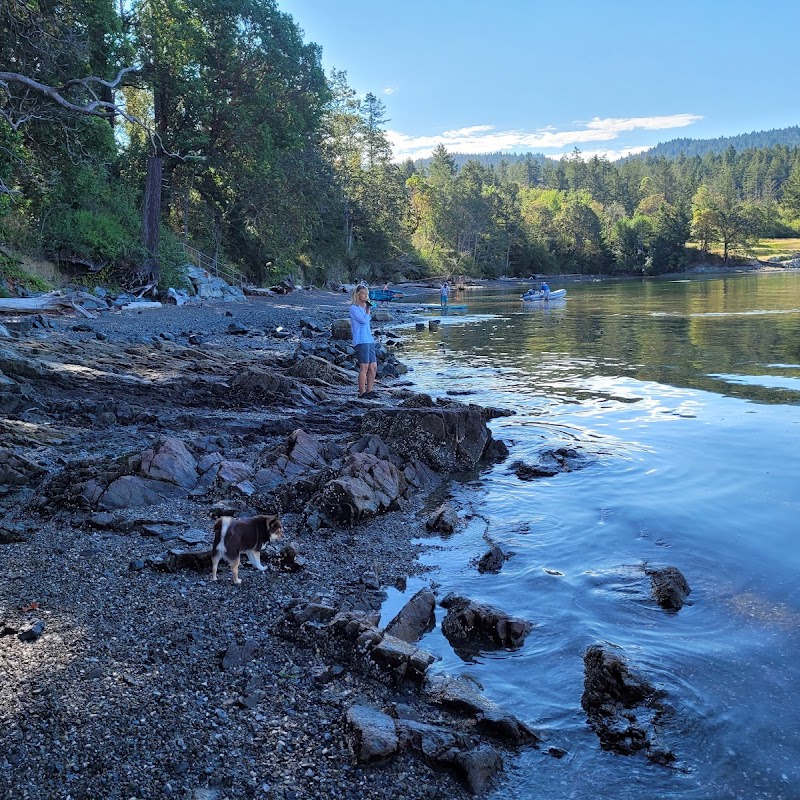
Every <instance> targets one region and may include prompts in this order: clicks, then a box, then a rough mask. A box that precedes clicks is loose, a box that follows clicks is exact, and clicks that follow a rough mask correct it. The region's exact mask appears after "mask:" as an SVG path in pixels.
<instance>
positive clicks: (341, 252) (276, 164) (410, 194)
mask: <svg viewBox="0 0 800 800" xmlns="http://www.w3.org/2000/svg"><path fill="white" fill-rule="evenodd" d="M0 65H7V66H4V67H1V68H0V90H2V91H0V244H2V245H4V247H3V249H2V251H0V269H2V268H3V259H8V253H14V252H22V253H27V254H36V255H41V256H44V257H47V258H50V259H54V260H57V261H59V262H60V263H62V264H71V265H73V266H75V267H81V268H85V267H88V268H89V269H90V270H91V271H92V274H93V275H95V280H113V279H115V278H119V279H120V280H122V281H125V280H128V281H133V280H137V281H138V280H142V279H151V280H152V279H156V280H160V282H161V283H162V285H167V284H170V283H172V284H173V285H174V283H175V282H176V280H177V277H176V274H175V272H174V267H176V266H177V265H178V264H180V263H181V262H182V261H183V260H185V258H186V256H185V254H184V252H183V250H182V245H183V244H190V245H192V246H194V247H196V248H199V249H200V250H202V251H204V252H205V253H206V254H208V255H209V256H210V257H211V258H216V259H220V260H225V261H228V262H231V263H232V264H233V265H236V266H238V267H239V268H240V269H241V270H242V271H243V272H244V273H245V274H246V275H247V276H248V277H249V278H250V279H251V280H253V281H255V282H257V283H261V284H263V283H266V282H269V281H273V280H275V279H276V278H278V277H279V276H281V275H285V274H287V273H294V274H295V275H297V276H298V277H300V278H301V279H302V280H305V281H313V282H315V283H323V282H325V281H327V280H332V279H337V280H347V279H349V278H351V277H352V276H354V275H359V276H364V275H366V276H368V277H370V278H371V279H375V280H381V281H382V280H386V279H393V278H399V277H400V276H405V277H422V276H426V275H431V274H454V273H458V274H465V273H468V274H472V275H476V276H478V275H482V276H497V275H501V274H517V275H527V274H530V273H532V272H556V271H582V272H615V271H620V272H636V273H643V272H644V273H654V272H660V271H664V270H667V269H670V270H672V269H680V268H681V267H682V266H683V265H684V264H685V263H686V258H687V251H686V248H685V244H686V242H687V240H689V239H690V238H691V239H694V240H696V241H698V242H699V243H700V245H701V247H710V246H711V245H712V244H714V243H719V244H720V245H721V247H722V249H723V251H724V252H725V253H726V254H728V253H731V252H744V251H746V250H747V248H748V247H749V245H750V244H751V243H752V242H753V241H754V240H755V239H756V238H758V237H760V236H781V235H787V236H788V235H797V230H798V228H797V226H798V219H799V218H800V148H798V147H797V146H793V145H792V146H790V145H787V144H786V143H780V144H771V145H769V146H765V147H760V146H759V147H757V148H748V149H738V148H736V147H735V146H726V148H725V149H724V150H723V151H722V152H705V153H703V154H702V155H686V154H680V155H676V156H675V157H674V158H666V157H664V156H661V155H657V156H653V155H646V156H644V157H641V158H636V159H628V160H627V161H624V162H616V163H611V162H609V161H607V160H606V159H602V158H590V159H584V158H583V157H582V156H581V154H580V153H579V152H578V151H575V152H574V153H573V154H572V155H570V156H567V157H564V158H562V159H560V160H559V161H553V160H551V159H546V158H545V157H544V156H542V155H541V154H538V155H532V154H523V155H514V156H508V155H502V154H490V155H487V156H480V157H461V156H456V155H454V154H449V153H448V152H447V151H446V150H445V149H444V148H442V147H440V148H439V149H438V150H437V151H436V152H435V154H434V155H433V157H432V159H431V160H430V161H429V162H427V163H424V164H415V163H414V162H411V161H408V162H406V163H404V164H396V163H394V162H393V160H392V153H391V147H390V145H389V141H388V138H387V135H386V132H385V123H386V114H385V108H384V106H383V104H382V102H381V101H380V100H379V99H378V98H377V97H376V96H375V95H373V94H368V95H367V96H366V97H365V98H363V99H362V98H359V97H358V96H357V95H356V93H355V92H354V91H353V89H351V88H350V87H349V85H348V83H347V76H346V74H345V73H343V72H336V71H334V72H333V73H331V74H330V75H325V74H324V72H323V70H322V68H321V64H320V50H319V47H318V46H317V45H315V44H313V43H310V44H309V43H304V42H303V39H302V32H301V31H300V30H299V29H298V28H297V26H296V25H295V23H294V21H293V20H292V18H291V17H290V16H289V15H287V14H284V13H282V12H281V11H280V10H279V8H278V6H277V4H276V2H275V0H229V2H226V3H218V2H202V3H190V4H187V3H185V1H184V0H132V2H130V3H124V4H117V3H115V2H114V0H62V2H60V3H58V4H49V3H48V4H44V3H30V2H27V0H5V2H4V3H3V4H2V11H1V12H0ZM3 70H8V71H3ZM2 253H5V255H3V254H2ZM98 275H99V277H97V276H98Z"/></svg>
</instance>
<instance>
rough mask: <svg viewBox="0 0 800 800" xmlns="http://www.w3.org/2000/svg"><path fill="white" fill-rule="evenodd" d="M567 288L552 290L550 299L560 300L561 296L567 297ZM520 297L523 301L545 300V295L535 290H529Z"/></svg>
mask: <svg viewBox="0 0 800 800" xmlns="http://www.w3.org/2000/svg"><path fill="white" fill-rule="evenodd" d="M566 296H567V290H566V289H556V290H555V291H554V292H550V297H549V298H548V300H558V299H559V298H562V297H566ZM520 299H521V300H522V302H523V303H532V302H534V301H536V300H543V299H544V295H542V294H540V293H539V292H534V291H533V290H531V291H529V292H525V294H523V295H522V296H521V297H520Z"/></svg>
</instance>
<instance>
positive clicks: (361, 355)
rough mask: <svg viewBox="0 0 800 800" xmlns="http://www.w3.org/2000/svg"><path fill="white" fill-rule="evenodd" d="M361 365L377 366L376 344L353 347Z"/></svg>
mask: <svg viewBox="0 0 800 800" xmlns="http://www.w3.org/2000/svg"><path fill="white" fill-rule="evenodd" d="M353 347H354V349H355V351H356V356H357V357H358V363H359V364H377V363H378V357H377V356H376V355H375V343H374V342H372V343H370V344H357V345H353Z"/></svg>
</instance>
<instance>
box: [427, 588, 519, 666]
mask: <svg viewBox="0 0 800 800" xmlns="http://www.w3.org/2000/svg"><path fill="white" fill-rule="evenodd" d="M442 606H444V608H446V609H447V614H446V616H445V618H444V620H442V633H443V634H444V635H445V636H446V637H447V640H448V641H449V642H450V644H451V645H452V646H453V649H454V650H455V651H456V652H457V653H460V654H463V655H465V656H466V657H470V656H471V655H474V654H477V653H478V652H480V651H481V650H497V649H500V648H507V649H509V650H514V649H516V648H519V647H522V645H523V643H524V642H525V639H526V637H527V636H528V634H529V633H530V631H531V629H532V628H533V623H531V622H528V620H525V619H521V618H520V617H512V616H509V615H508V614H506V612H505V611H501V610H500V609H499V608H495V607H494V606H489V605H485V604H483V603H476V602H474V601H472V600H469V599H467V598H466V597H458V596H456V595H454V594H449V595H447V596H446V597H445V598H444V600H442Z"/></svg>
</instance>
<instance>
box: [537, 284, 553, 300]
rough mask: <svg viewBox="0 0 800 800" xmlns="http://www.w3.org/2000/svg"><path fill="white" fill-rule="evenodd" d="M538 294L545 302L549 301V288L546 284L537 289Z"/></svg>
mask: <svg viewBox="0 0 800 800" xmlns="http://www.w3.org/2000/svg"><path fill="white" fill-rule="evenodd" d="M539 292H540V293H541V295H542V297H543V298H544V299H545V300H549V299H550V287H549V286H548V285H547V284H546V283H542V285H541V286H540V287H539Z"/></svg>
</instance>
